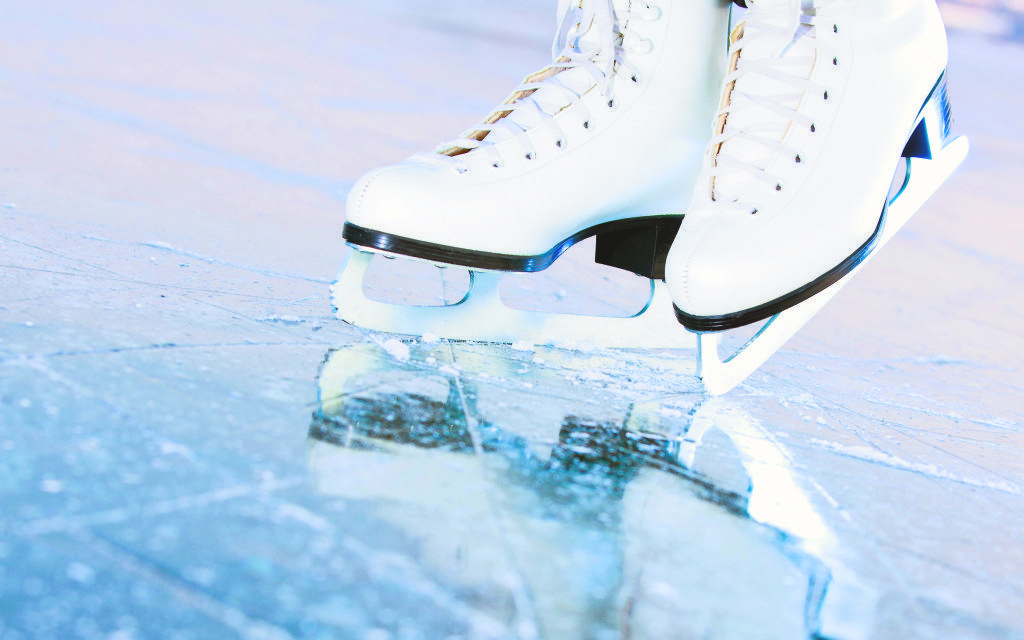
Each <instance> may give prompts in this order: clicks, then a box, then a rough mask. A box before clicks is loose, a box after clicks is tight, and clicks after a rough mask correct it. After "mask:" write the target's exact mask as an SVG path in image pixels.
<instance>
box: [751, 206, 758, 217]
mask: <svg viewBox="0 0 1024 640" xmlns="http://www.w3.org/2000/svg"><path fill="white" fill-rule="evenodd" d="M750 215H752V216H756V215H757V207H754V208H753V209H751V210H750Z"/></svg>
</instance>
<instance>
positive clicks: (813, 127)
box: [811, 122, 818, 133]
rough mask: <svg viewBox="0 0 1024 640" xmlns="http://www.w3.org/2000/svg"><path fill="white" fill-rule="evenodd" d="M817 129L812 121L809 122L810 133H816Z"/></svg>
mask: <svg viewBox="0 0 1024 640" xmlns="http://www.w3.org/2000/svg"><path fill="white" fill-rule="evenodd" d="M817 131H818V127H817V126H815V124H814V123H813V122H812V123H811V133H817Z"/></svg>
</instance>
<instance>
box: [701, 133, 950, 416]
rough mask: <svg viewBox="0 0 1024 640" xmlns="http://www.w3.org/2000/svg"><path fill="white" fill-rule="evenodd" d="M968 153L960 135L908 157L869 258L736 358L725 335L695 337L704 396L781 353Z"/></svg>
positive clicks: (767, 328) (773, 322) (772, 323)
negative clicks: (722, 348) (931, 153)
mask: <svg viewBox="0 0 1024 640" xmlns="http://www.w3.org/2000/svg"><path fill="white" fill-rule="evenodd" d="M968 149H969V144H968V142H967V138H966V137H963V136H960V137H958V138H956V139H954V140H953V141H951V142H950V143H949V144H947V145H946V146H945V147H944V148H943V149H942V150H941V151H940V152H938V153H937V154H936V155H935V157H934V159H931V160H927V159H923V158H909V159H908V160H907V162H908V167H907V180H906V183H905V184H904V186H903V188H902V189H901V190H900V191H899V192H898V193H897V194H896V195H895V196H893V198H892V199H891V200H890V202H889V208H888V211H887V212H886V219H885V222H884V226H883V228H882V230H881V234H880V236H879V238H878V243H877V244H876V245H875V248H874V249H873V250H872V251H871V253H870V254H868V256H867V257H866V258H865V259H864V260H863V261H862V262H861V263H860V264H859V265H857V266H856V267H855V268H854V269H853V270H851V271H850V272H849V273H848V274H846V275H845V276H844V277H843V278H842V279H841V280H839V281H838V282H836V283H835V284H834V285H832V286H831V287H829V288H828V289H825V290H824V291H822V292H821V293H819V294H817V295H816V296H813V297H811V298H808V299H807V300H804V301H803V302H801V303H800V304H797V305H794V306H792V307H790V308H789V309H786V310H785V311H783V312H781V313H778V314H776V315H774V316H772V317H771V318H770V319H769V320H768V322H767V323H766V324H765V325H764V326H763V327H761V329H760V330H759V331H758V332H757V333H756V334H754V337H752V338H751V339H750V340H748V341H747V342H746V344H744V345H743V346H742V347H740V349H739V350H738V351H736V353H734V354H733V355H731V356H729V357H727V358H726V359H724V360H723V359H722V358H721V356H720V355H719V344H720V342H721V338H722V336H723V335H724V333H725V332H708V333H700V334H698V337H697V376H698V377H699V378H700V379H701V382H702V383H703V385H704V388H705V389H706V390H707V392H708V393H709V394H711V395H713V396H719V395H722V394H724V393H726V392H727V391H729V390H731V389H733V388H734V387H735V386H736V385H738V384H739V383H741V382H743V381H744V380H745V379H746V378H747V377H748V376H749V375H750V374H752V373H753V372H754V371H756V370H757V368H758V367H760V366H761V365H762V364H764V362H765V361H766V360H768V358H770V357H771V356H772V355H773V354H774V353H775V352H776V351H778V350H779V349H780V348H782V346H783V345H784V344H785V343H786V342H787V341H788V340H789V339H790V338H791V337H793V335H794V334H795V333H796V332H797V331H799V330H800V328H801V327H803V326H804V325H805V324H807V323H808V322H809V321H810V320H811V318H813V317H814V315H815V314H816V313H818V311H819V310H821V308H822V307H824V306H825V305H826V304H827V303H828V301H829V300H831V299H832V298H833V297H835V295H836V294H837V293H839V290H840V289H842V288H843V286H845V285H846V283H847V282H849V281H850V279H852V278H853V276H854V275H856V274H857V272H858V271H860V269H861V268H862V267H863V266H864V265H865V264H866V263H867V262H868V261H869V260H870V259H871V258H872V257H873V256H874V255H875V254H876V253H877V252H878V250H879V249H880V248H881V247H882V246H884V245H885V243H887V242H888V241H889V240H891V239H892V237H893V236H894V235H896V232H898V231H899V230H900V229H901V228H902V227H903V225H905V224H906V223H907V221H908V220H910V218H911V217H913V215H914V214H915V213H916V212H917V210H918V209H920V208H921V207H922V206H923V205H924V203H925V202H926V201H927V200H928V198H930V197H931V196H932V194H934V193H935V191H936V190H938V188H939V186H941V185H942V183H943V182H945V181H946V179H947V178H949V176H950V175H951V174H952V173H953V171H955V170H956V168H957V167H959V166H960V163H961V162H963V160H964V158H965V157H967V151H968Z"/></svg>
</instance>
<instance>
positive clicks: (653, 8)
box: [640, 2, 662, 22]
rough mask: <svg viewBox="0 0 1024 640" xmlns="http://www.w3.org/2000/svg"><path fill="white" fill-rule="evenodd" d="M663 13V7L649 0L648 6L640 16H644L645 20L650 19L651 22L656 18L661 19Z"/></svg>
mask: <svg viewBox="0 0 1024 640" xmlns="http://www.w3.org/2000/svg"><path fill="white" fill-rule="evenodd" d="M661 15H662V12H661V7H659V6H657V5H655V4H651V3H650V2H648V3H646V8H645V9H644V11H643V13H641V14H640V17H641V18H643V19H644V20H650V21H651V22H654V21H655V20H660V19H661Z"/></svg>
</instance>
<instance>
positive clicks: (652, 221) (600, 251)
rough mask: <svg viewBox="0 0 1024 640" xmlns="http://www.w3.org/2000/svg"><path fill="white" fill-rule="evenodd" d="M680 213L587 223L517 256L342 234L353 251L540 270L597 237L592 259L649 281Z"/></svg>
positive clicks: (659, 271) (353, 230) (355, 231)
mask: <svg viewBox="0 0 1024 640" xmlns="http://www.w3.org/2000/svg"><path fill="white" fill-rule="evenodd" d="M682 220H683V217H682V215H672V216H650V217H643V218H629V219H625V220H615V221H613V222H605V223H603V224H599V225H595V226H593V227H589V228H587V229H584V230H582V231H579V232H577V233H575V234H573V235H571V236H569V237H568V238H566V239H564V240H562V241H561V242H559V243H558V244H556V245H555V246H554V247H552V248H551V249H550V250H549V251H546V252H545V253H542V254H539V255H533V256H523V255H513V254H504V253H491V252H487V251H474V250H471V249H462V248H459V247H450V246H447V245H442V244H437V243H433V242H425V241H423V240H416V239H413V238H406V237H403V236H398V235H394V234H390V233H383V232H380V231H375V230H373V229H367V228H365V227H361V226H359V225H355V224H352V223H350V222H346V223H345V227H344V230H343V231H342V237H343V238H344V239H345V241H346V242H348V244H350V245H352V246H353V247H355V248H356V249H360V250H363V251H372V252H376V253H385V254H389V255H394V256H401V257H408V258H415V259H418V260H424V261H427V262H433V263H438V264H445V265H451V266H457V267H464V268H466V269H471V270H474V271H501V272H519V273H532V272H536V271H543V270H544V269H547V268H548V267H550V266H551V265H552V264H553V263H554V262H555V260H557V259H558V258H559V256H561V255H562V254H563V253H565V252H566V251H567V250H568V249H569V248H570V247H572V246H573V245H575V244H577V243H579V242H581V241H582V240H585V239H587V238H590V237H592V236H596V237H597V248H596V251H595V256H594V260H595V262H597V263H598V264H604V265H608V266H611V267H615V268H617V269H623V270H625V271H630V272H632V273H636V274H637V275H640V276H643V277H645V278H650V279H652V280H664V278H665V258H666V256H667V255H668V249H669V247H670V246H671V244H672V240H673V239H674V238H675V235H676V232H677V231H678V230H679V225H680V224H681V223H682Z"/></svg>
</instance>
